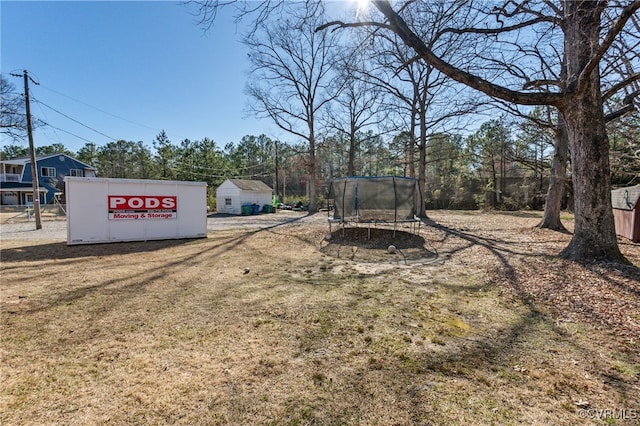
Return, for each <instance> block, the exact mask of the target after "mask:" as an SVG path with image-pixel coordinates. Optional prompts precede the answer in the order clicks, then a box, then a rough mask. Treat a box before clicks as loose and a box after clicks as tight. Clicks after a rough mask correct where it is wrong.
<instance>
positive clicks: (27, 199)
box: [24, 194, 33, 204]
mask: <svg viewBox="0 0 640 426" xmlns="http://www.w3.org/2000/svg"><path fill="white" fill-rule="evenodd" d="M25 195H26V197H25V200H24V201H25V203H27V204H33V194H25Z"/></svg>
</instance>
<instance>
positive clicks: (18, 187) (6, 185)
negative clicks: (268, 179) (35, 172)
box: [0, 182, 48, 192]
mask: <svg viewBox="0 0 640 426" xmlns="http://www.w3.org/2000/svg"><path fill="white" fill-rule="evenodd" d="M32 190H33V184H32V183H31V182H28V183H25V182H0V191H2V192H7V191H8V192H11V191H19V192H24V191H32ZM38 192H48V189H47V188H43V187H39V188H38Z"/></svg>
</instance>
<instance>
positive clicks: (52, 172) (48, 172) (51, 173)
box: [40, 167, 56, 177]
mask: <svg viewBox="0 0 640 426" xmlns="http://www.w3.org/2000/svg"><path fill="white" fill-rule="evenodd" d="M40 176H45V177H55V176H56V168H55V167H42V168H41V169H40Z"/></svg>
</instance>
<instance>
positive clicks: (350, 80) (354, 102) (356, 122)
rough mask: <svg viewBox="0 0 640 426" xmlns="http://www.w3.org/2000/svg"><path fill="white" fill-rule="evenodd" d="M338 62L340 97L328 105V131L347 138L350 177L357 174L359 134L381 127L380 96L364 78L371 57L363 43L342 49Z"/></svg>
mask: <svg viewBox="0 0 640 426" xmlns="http://www.w3.org/2000/svg"><path fill="white" fill-rule="evenodd" d="M338 53H339V55H340V56H339V59H338V61H337V64H338V66H337V77H336V79H335V80H334V81H335V82H336V84H335V87H334V92H335V93H339V94H340V95H339V96H338V97H336V99H335V102H332V103H331V104H330V105H329V108H328V109H327V110H326V112H327V114H326V115H327V120H326V121H327V127H328V128H331V129H334V130H336V131H338V132H339V134H341V135H342V136H344V137H345V138H346V139H347V141H348V144H349V148H348V155H347V175H349V176H354V175H355V174H356V166H355V160H356V154H357V148H358V143H359V138H358V133H359V132H362V131H363V130H364V129H365V128H367V127H371V126H377V125H378V124H379V123H380V117H379V115H378V112H379V107H380V98H381V93H380V89H379V87H377V86H376V85H374V84H372V83H371V82H370V81H369V80H368V79H366V78H362V76H363V74H364V75H366V73H367V69H368V53H369V52H366V51H365V50H364V49H361V39H360V40H358V39H357V40H356V42H355V43H352V44H351V45H350V46H348V47H347V46H345V47H343V48H342V49H341V50H340V52H338Z"/></svg>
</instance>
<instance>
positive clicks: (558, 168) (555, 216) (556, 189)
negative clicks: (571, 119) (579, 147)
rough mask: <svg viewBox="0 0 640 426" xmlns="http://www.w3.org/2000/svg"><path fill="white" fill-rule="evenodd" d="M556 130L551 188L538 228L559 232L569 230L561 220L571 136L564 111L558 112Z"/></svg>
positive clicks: (548, 191)
mask: <svg viewBox="0 0 640 426" xmlns="http://www.w3.org/2000/svg"><path fill="white" fill-rule="evenodd" d="M556 130H557V132H556V137H555V139H556V143H555V152H554V154H553V162H552V164H551V176H550V177H549V189H548V190H547V199H546V202H545V205H544V216H543V217H542V221H541V222H540V223H539V224H538V228H544V229H551V230H553V231H559V232H569V231H567V228H565V227H564V225H563V224H562V222H561V221H560V210H561V209H562V196H563V195H564V187H565V183H566V181H567V156H568V155H569V137H568V135H567V127H566V124H565V122H564V117H563V116H562V113H558V127H557V129H556Z"/></svg>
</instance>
